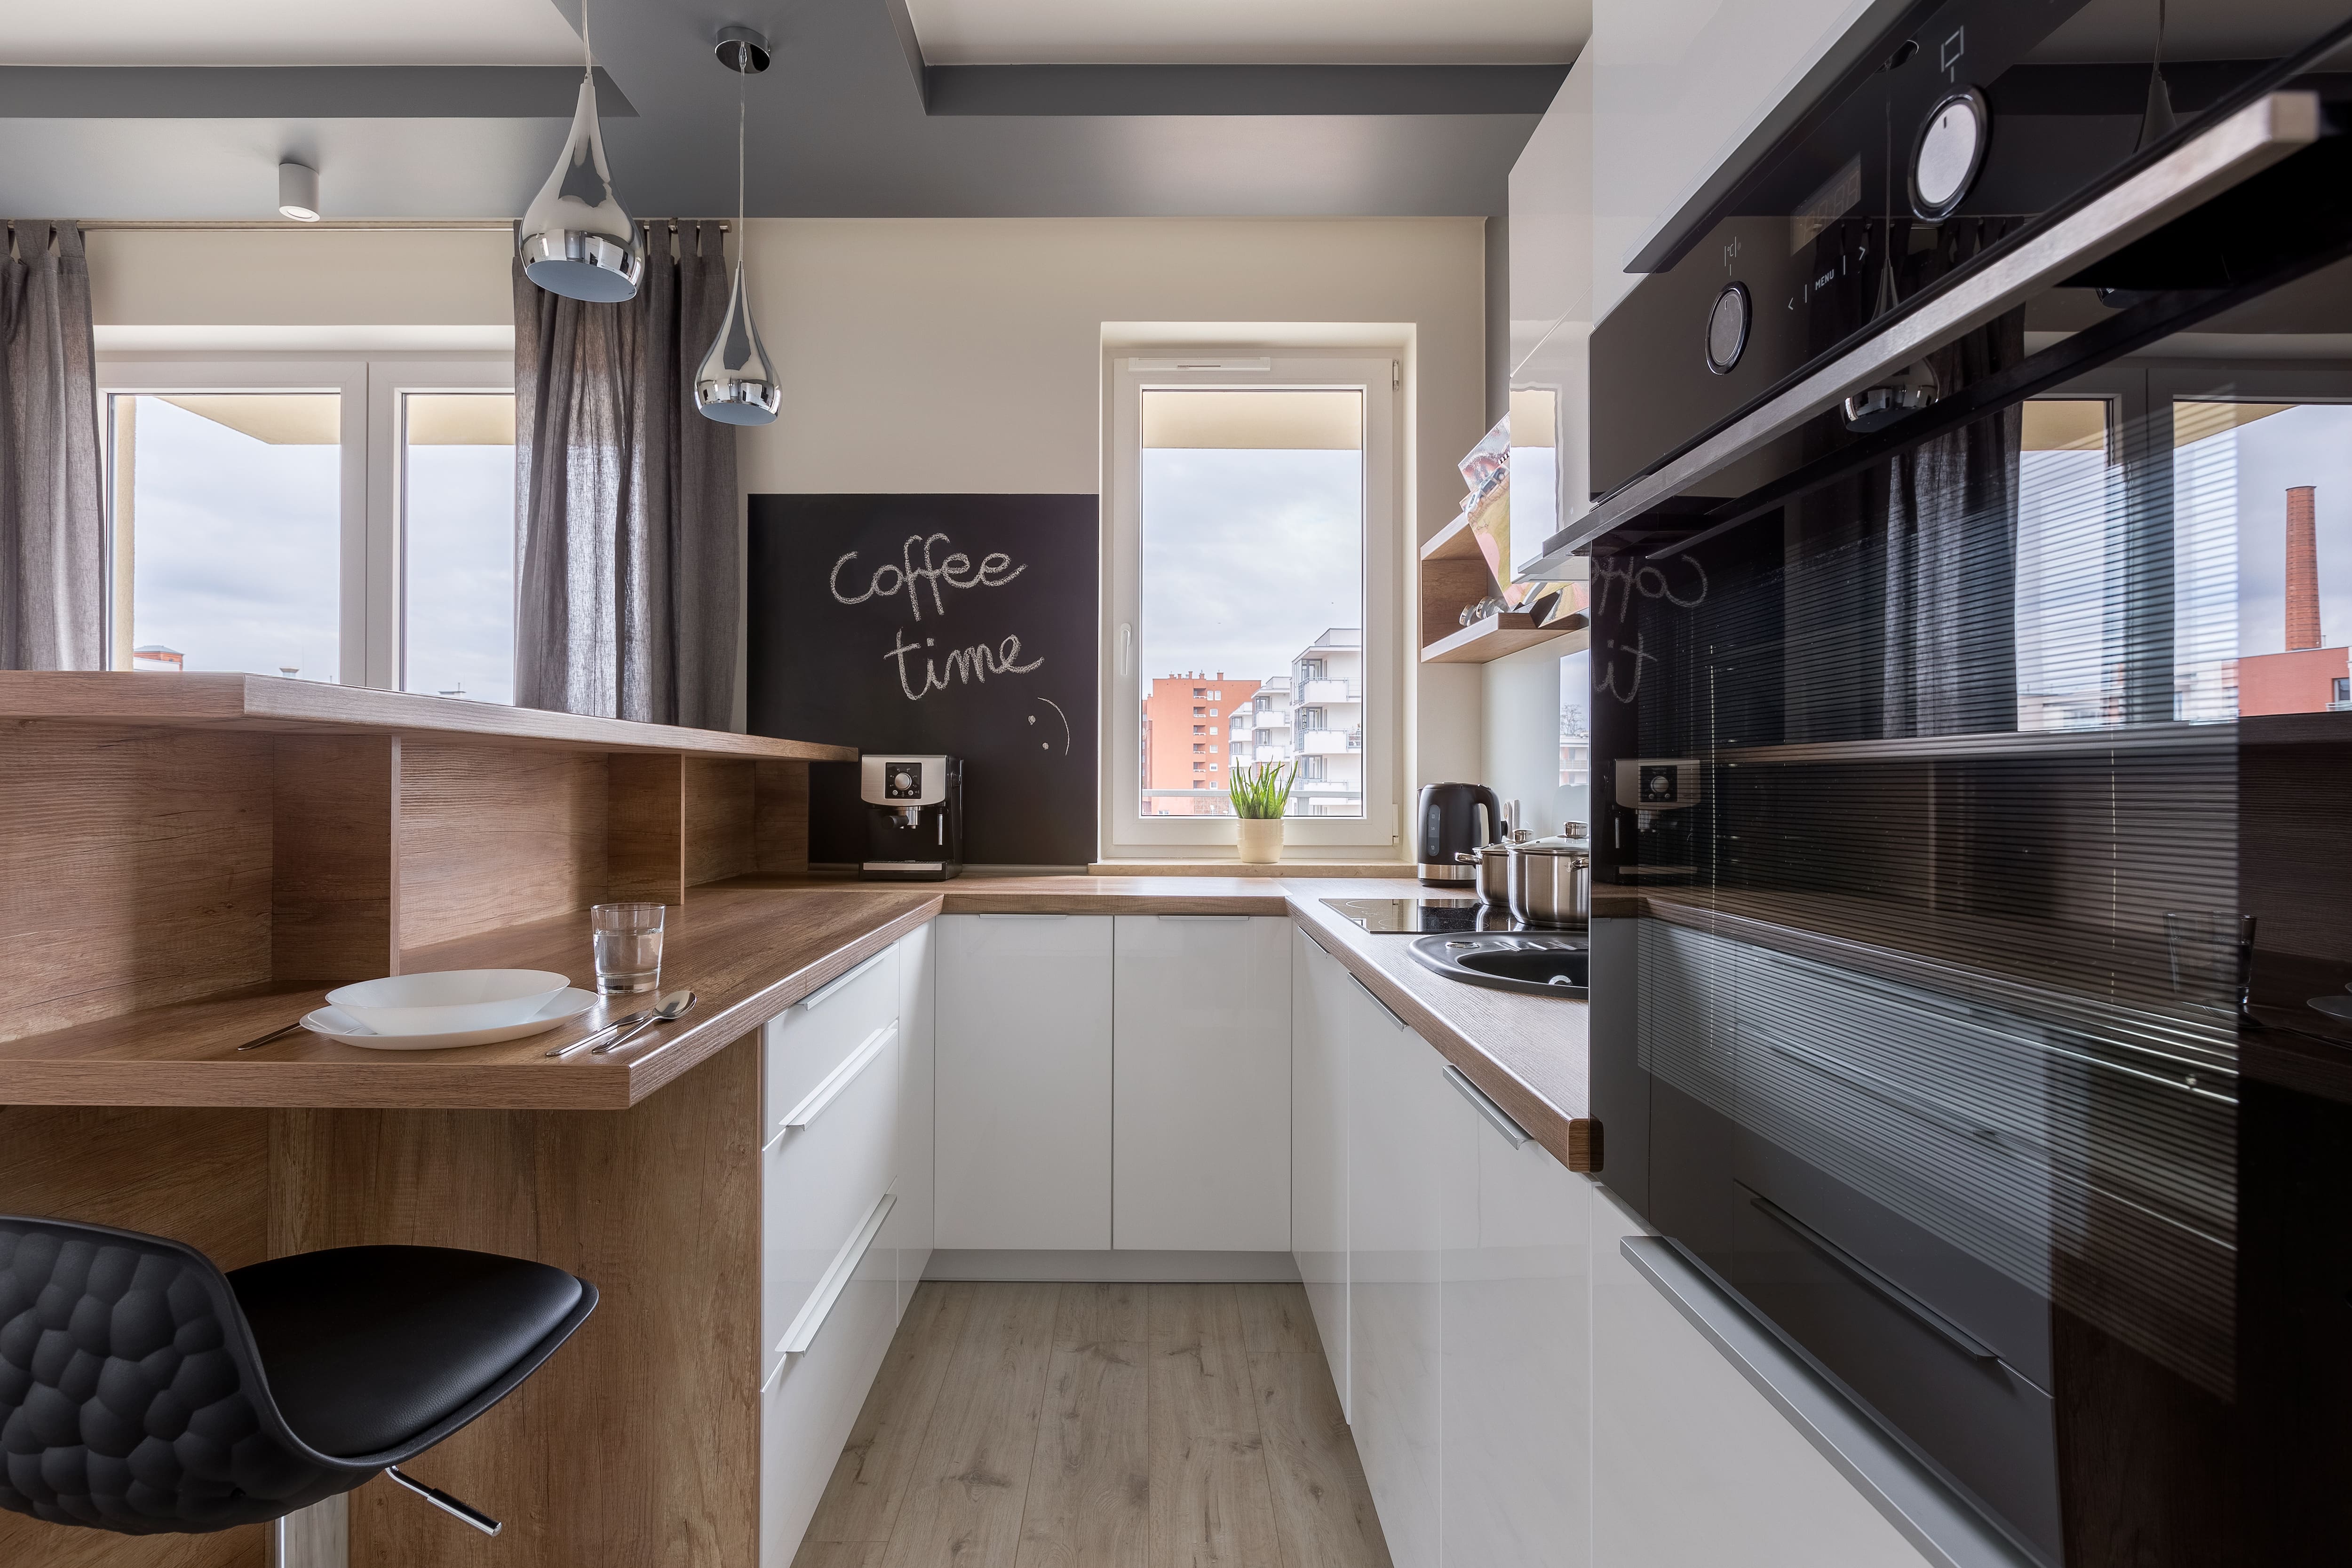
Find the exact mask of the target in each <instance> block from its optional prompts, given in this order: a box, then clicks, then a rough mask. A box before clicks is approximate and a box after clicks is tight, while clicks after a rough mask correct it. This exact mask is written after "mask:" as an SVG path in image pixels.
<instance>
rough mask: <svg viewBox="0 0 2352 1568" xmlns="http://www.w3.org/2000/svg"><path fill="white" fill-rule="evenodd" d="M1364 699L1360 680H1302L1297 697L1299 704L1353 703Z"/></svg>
mask: <svg viewBox="0 0 2352 1568" xmlns="http://www.w3.org/2000/svg"><path fill="white" fill-rule="evenodd" d="M1363 700H1364V692H1363V685H1362V683H1360V682H1358V681H1302V682H1300V683H1299V685H1298V694H1297V698H1296V699H1295V701H1296V703H1297V706H1302V707H1303V706H1313V705H1314V704H1316V703H1353V702H1361V701H1363Z"/></svg>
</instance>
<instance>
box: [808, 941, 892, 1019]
mask: <svg viewBox="0 0 2352 1568" xmlns="http://www.w3.org/2000/svg"><path fill="white" fill-rule="evenodd" d="M890 952H891V950H890V949H889V948H887V947H885V948H883V949H882V951H880V952H879V953H877V954H875V955H874V956H872V957H871V958H868V959H866V962H864V963H863V964H860V965H858V966H857V967H856V968H855V969H852V970H850V971H849V973H847V974H846V975H843V976H840V977H837V978H835V979H831V980H827V981H826V982H825V983H824V985H822V986H819V987H818V988H816V989H815V990H814V991H811V992H810V993H809V994H808V995H807V996H804V997H803V998H801V1006H803V1007H804V1008H806V1009H809V1010H810V1011H811V1012H814V1011H815V1010H816V1009H819V1008H821V1007H823V1006H824V1004H825V1003H827V1002H829V1001H831V1000H832V999H833V995H834V993H835V991H838V990H840V989H841V988H843V987H844V986H846V985H847V984H849V982H850V981H852V980H854V979H856V978H857V977H858V976H860V975H862V974H864V973H866V970H868V969H870V968H872V967H874V966H875V965H877V964H878V963H880V962H881V961H882V960H883V959H885V958H887V957H888V956H890Z"/></svg>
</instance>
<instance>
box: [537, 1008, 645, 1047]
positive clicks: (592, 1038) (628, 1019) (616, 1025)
mask: <svg viewBox="0 0 2352 1568" xmlns="http://www.w3.org/2000/svg"><path fill="white" fill-rule="evenodd" d="M653 1016H654V1013H653V1009H651V1008H646V1009H641V1010H639V1011H637V1012H633V1013H630V1014H627V1015H626V1016H625V1017H622V1018H616V1019H614V1020H613V1021H612V1022H610V1023H608V1024H606V1025H605V1026H604V1028H602V1029H593V1030H589V1031H588V1032H587V1033H586V1034H583V1035H582V1036H581V1037H580V1038H579V1039H578V1040H573V1041H572V1043H571V1044H569V1045H558V1046H551V1047H550V1048H548V1050H547V1051H546V1052H545V1053H544V1054H546V1055H549V1056H570V1055H571V1054H572V1052H574V1051H578V1050H580V1048H581V1047H583V1046H588V1045H593V1044H595V1043H596V1042H597V1041H598V1040H603V1039H604V1037H605V1036H607V1035H609V1034H611V1033H612V1032H613V1031H614V1030H623V1029H627V1028H629V1027H630V1026H631V1025H633V1024H641V1023H643V1022H645V1021H646V1019H649V1018H651V1017H653Z"/></svg>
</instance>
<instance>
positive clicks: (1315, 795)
mask: <svg viewBox="0 0 2352 1568" xmlns="http://www.w3.org/2000/svg"><path fill="white" fill-rule="evenodd" d="M1290 690H1291V694H1292V702H1291V755H1292V756H1293V757H1295V758H1297V759H1298V762H1299V769H1298V783H1297V788H1296V789H1294V790H1293V792H1292V797H1291V799H1292V802H1293V804H1292V806H1291V815H1293V816H1298V817H1356V816H1361V815H1362V814H1363V810H1364V632H1363V629H1362V628H1361V627H1358V626H1334V627H1330V628H1328V629H1327V630H1326V631H1325V632H1323V634H1322V635H1321V636H1319V637H1318V638H1316V639H1315V641H1314V642H1313V643H1309V644H1307V647H1305V648H1303V649H1301V650H1300V651H1299V653H1298V654H1297V657H1295V658H1293V659H1292V660H1291V661H1290Z"/></svg>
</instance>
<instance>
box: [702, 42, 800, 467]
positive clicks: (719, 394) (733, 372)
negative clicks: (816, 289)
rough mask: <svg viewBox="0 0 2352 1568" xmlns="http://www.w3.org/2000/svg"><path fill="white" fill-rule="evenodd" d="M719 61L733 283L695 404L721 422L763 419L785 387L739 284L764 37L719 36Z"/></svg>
mask: <svg viewBox="0 0 2352 1568" xmlns="http://www.w3.org/2000/svg"><path fill="white" fill-rule="evenodd" d="M718 53H719V64H720V65H722V66H725V67H726V68H728V69H729V70H730V71H733V72H734V73H735V283H734V287H731V288H730V289H729V290H728V293H727V319H725V320H724V321H721V322H720V323H719V336H718V337H717V338H715V339H713V340H711V344H710V351H709V353H707V354H705V355H703V356H702V366H701V368H700V369H699V370H698V371H695V373H694V406H695V407H697V408H698V409H700V410H701V411H702V416H703V417H704V418H705V419H715V420H717V421H718V422H719V423H721V424H767V423H772V422H773V420H774V419H775V417H776V411H777V410H778V409H779V408H781V407H782V406H783V401H784V389H783V388H782V386H780V385H778V384H777V382H776V371H775V367H774V366H773V365H772V364H771V363H770V362H769V361H768V350H767V349H766V347H765V346H764V345H763V344H761V341H760V328H759V325H758V323H756V322H754V321H753V320H752V319H751V296H750V294H749V293H748V292H747V291H746V290H745V288H744V284H743V256H744V253H745V252H746V251H747V250H749V249H750V248H751V231H750V230H748V229H746V228H745V227H744V226H743V162H744V153H743V142H744V124H745V111H744V105H743V78H745V77H748V76H757V75H758V74H759V73H760V72H761V71H763V70H766V69H767V68H768V41H767V40H766V39H765V38H762V37H760V36H759V35H758V34H757V33H754V32H751V30H750V29H748V28H744V27H730V28H728V29H727V30H726V31H725V32H723V33H721V34H719V50H718Z"/></svg>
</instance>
